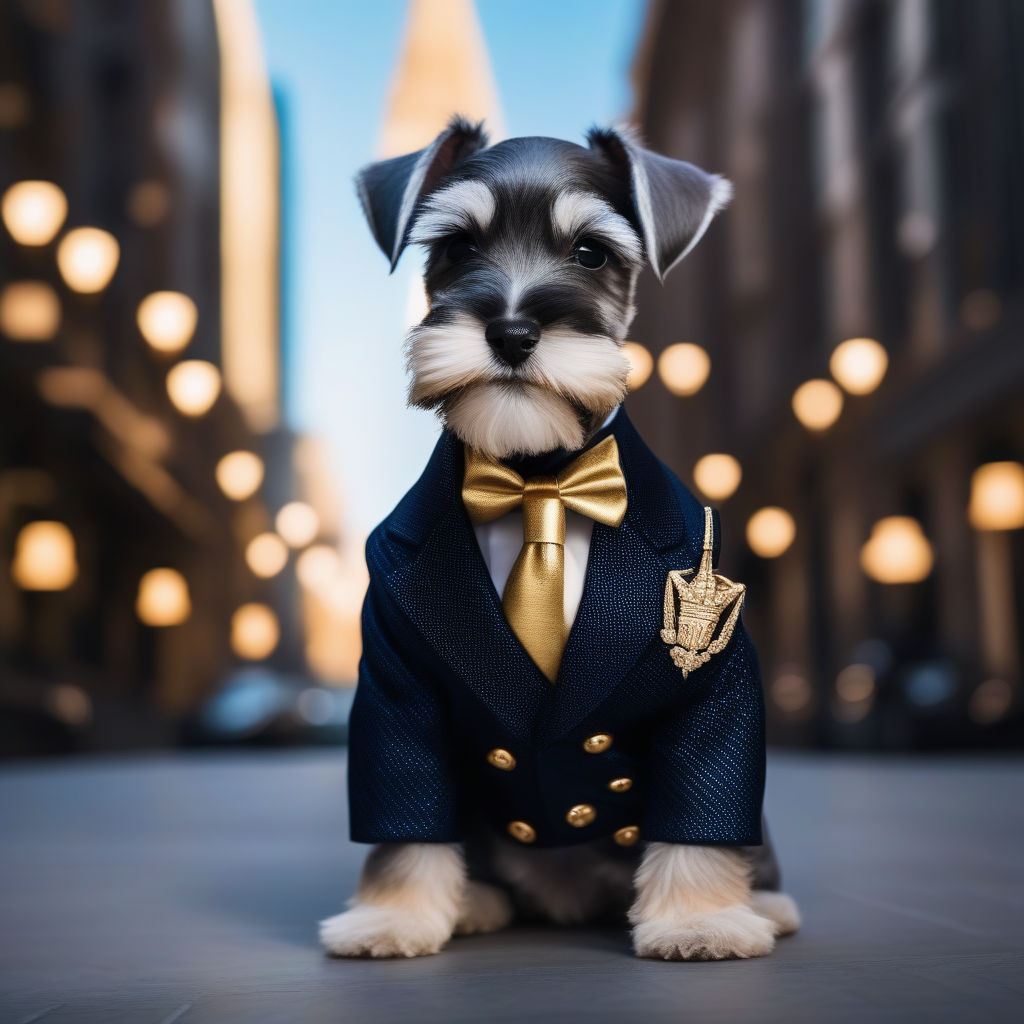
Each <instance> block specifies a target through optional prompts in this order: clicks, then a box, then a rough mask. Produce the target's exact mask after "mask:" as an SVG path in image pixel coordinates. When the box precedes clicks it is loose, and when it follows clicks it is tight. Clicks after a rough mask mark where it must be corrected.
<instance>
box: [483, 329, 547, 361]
mask: <svg viewBox="0 0 1024 1024" xmlns="http://www.w3.org/2000/svg"><path fill="white" fill-rule="evenodd" d="M484 337H485V338H486V339H487V344H488V345H490V346H491V348H493V349H494V352H495V354H496V355H497V356H498V357H499V358H500V359H503V360H504V361H505V362H506V363H508V365H509V366H518V365H519V364H520V363H522V362H524V361H525V360H526V358H527V357H528V356H529V354H530V353H531V352H532V351H533V350H534V349H535V348H536V347H537V342H538V341H540V324H538V323H537V322H536V321H535V320H526V319H524V318H521V317H515V318H513V317H503V318H502V319H501V320H492V321H491V322H490V323H489V324H488V325H487V329H486V330H485V331H484Z"/></svg>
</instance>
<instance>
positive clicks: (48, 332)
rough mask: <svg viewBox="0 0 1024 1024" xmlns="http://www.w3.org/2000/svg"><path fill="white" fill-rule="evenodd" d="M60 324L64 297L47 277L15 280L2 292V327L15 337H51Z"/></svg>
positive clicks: (47, 339) (0, 326)
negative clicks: (60, 295)
mask: <svg viewBox="0 0 1024 1024" xmlns="http://www.w3.org/2000/svg"><path fill="white" fill-rule="evenodd" d="M58 327H60V299H59V298H58V297H57V293H56V292H55V291H54V290H53V288H51V287H50V285H48V284H47V283H46V282H45V281H12V282H11V283H10V284H8V285H5V286H4V289H3V291H2V292H0V330H2V331H3V333H4V334H6V335H7V337H8V338H10V339H11V341H49V339H50V338H52V337H53V336H54V335H55V334H56V333H57V329H58Z"/></svg>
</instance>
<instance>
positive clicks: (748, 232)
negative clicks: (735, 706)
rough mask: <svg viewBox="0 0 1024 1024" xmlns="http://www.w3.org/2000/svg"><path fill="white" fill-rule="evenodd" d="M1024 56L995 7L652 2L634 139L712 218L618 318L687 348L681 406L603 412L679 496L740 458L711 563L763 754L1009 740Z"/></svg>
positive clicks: (652, 392)
mask: <svg viewBox="0 0 1024 1024" xmlns="http://www.w3.org/2000/svg"><path fill="white" fill-rule="evenodd" d="M1022 42H1024V11H1022V9H1021V7H1020V5H1019V4H1016V3H1014V2H1012V0H1009V2H1007V0H993V2H991V3H987V4H983V5H979V4H970V3H966V2H962V0H956V2H951V3H941V4H939V3H928V2H926V0H867V2H852V0H850V2H847V0H807V2H805V3H801V4H794V3H788V2H785V0H727V2H722V3H717V4H713V5H711V4H703V3H699V2H696V0H680V2H673V3H667V2H660V3H655V4H653V5H652V6H651V7H650V9H649V18H648V23H647V26H646V31H645V36H644V40H643V43H642V46H641V48H640V52H639V54H638V56H637V60H636V63H635V65H634V77H635V80H636V86H637V94H638V100H637V107H636V119H637V121H638V122H639V124H640V125H641V128H642V130H643V132H644V133H645V135H646V137H647V140H648V142H649V143H650V145H651V146H652V147H653V148H655V149H657V150H659V151H661V152H665V153H668V154H670V155H672V156H676V157H679V158H682V159H686V160H690V161H693V162H695V163H698V164H700V165H702V166H704V167H706V168H708V169H709V170H713V171H720V172H722V173H724V174H726V175H727V176H728V177H730V178H731V179H732V180H733V181H734V183H735V186H736V198H735V201H734V203H733V204H732V207H731V208H730V210H728V211H727V212H726V213H725V214H724V215H723V217H722V219H721V221H720V222H719V223H717V224H716V225H714V226H713V227H712V229H711V231H710V232H709V233H708V237H707V238H706V239H705V240H704V242H702V244H701V246H700V247H698V249H697V250H696V252H695V253H694V254H693V255H692V256H691V257H689V258H688V260H687V263H686V264H685V265H684V266H683V267H682V268H681V269H680V270H679V271H677V274H676V279H670V281H669V283H668V284H667V286H666V287H665V288H664V289H660V288H658V287H656V286H655V285H653V283H652V282H651V281H650V280H647V281H645V282H643V284H642V286H641V290H640V297H639V302H638V305H639V308H640V311H641V315H640V318H639V319H638V321H637V324H636V338H637V339H638V340H640V341H643V342H644V343H646V344H647V345H649V346H650V347H651V348H652V349H653V350H654V354H655V355H656V356H657V355H658V354H659V353H660V352H661V351H662V350H663V349H665V347H666V346H668V345H670V344H672V343H676V342H696V343H698V344H699V345H701V346H703V347H704V348H705V349H706V350H707V352H708V353H709V354H710V358H711V367H712V369H711V374H710V377H709V378H708V380H707V384H706V385H704V386H703V388H702V389H700V390H699V392H698V393H697V394H695V395H694V396H693V397H691V398H686V399H682V398H679V397H677V396H676V395H674V394H671V393H670V392H669V391H668V389H667V388H666V387H664V386H663V384H662V383H661V382H659V380H658V378H657V376H654V377H652V379H651V382H650V383H649V384H647V385H646V386H645V387H644V388H643V390H642V391H640V392H638V394H637V395H635V396H634V397H633V398H631V399H630V408H631V410H632V413H633V415H635V417H636V419H637V420H638V421H639V422H640V423H641V425H642V426H643V427H644V429H645V431H646V433H647V435H648V437H650V438H651V440H652V441H654V442H655V443H656V446H657V447H658V449H659V451H660V453H661V454H662V455H663V457H665V458H667V460H668V461H669V462H671V463H672V464H673V465H674V467H675V468H676V469H677V470H678V471H679V472H680V473H681V474H682V475H683V476H684V478H687V477H689V478H692V476H691V474H692V472H693V468H694V465H695V463H696V462H697V460H698V458H699V457H700V456H702V455H704V454H706V453H709V452H721V453H728V454H730V455H732V456H733V457H735V458H736V459H737V460H738V463H739V465H740V467H741V470H742V480H741V481H740V483H739V486H738V489H736V491H735V494H731V492H728V491H727V492H726V493H725V494H724V496H722V497H720V498H719V500H720V502H721V504H722V517H723V524H724V535H725V544H726V548H725V551H724V553H723V564H725V565H726V566H727V571H729V572H730V574H735V576H736V577H738V578H740V579H743V580H745V581H746V582H748V584H749V599H748V619H749V622H750V624H751V628H752V631H753V632H754V634H755V637H756V639H757V640H758V642H759V645H760V647H761V651H762V657H763V660H764V662H765V669H766V680H767V683H768V692H769V710H770V714H771V721H772V728H773V731H774V735H775V737H776V738H777V739H782V740H787V741H790V742H802V743H808V742H809V743H824V744H835V745H843V746H846V745H850V746H885V747H897V748H898V747H907V746H916V745H948V744H961V743H1000V742H1016V741H1017V740H1019V738H1020V735H1021V733H1020V723H1021V717H1020V715H1021V698H1020V665H1021V637H1022V636H1024V538H1022V531H1021V529H1020V527H1021V526H1024V511H1022V509H1024V482H1022V481H1024V468H1022V467H1021V462H1022V459H1024V417H1022V416H1021V415H1020V412H1021V408H1022V407H1024V347H1022V346H1021V345H1020V341H1019V339H1020V335H1021V331H1022V329H1024V320H1022V317H1024V293H1022V290H1021V289H1022V282H1024V274H1022V273H1021V271H1022V267H1024V245H1022V239H1024V207H1022V206H1021V204H1020V202H1019V200H1018V196H1017V192H1018V188H1017V182H1018V181H1019V180H1020V176H1021V172H1022V171H1024V134H1022V125H1024V105H1022V99H1021V97H1022V96H1024V72H1022V69H1021V64H1020V62H1019V60H1017V58H1016V53H1017V51H1018V50H1019V48H1020V46H1021V44H1022ZM851 339H869V340H868V341H867V342H864V341H863V340H857V341H854V342H851V344H850V345H848V346H844V349H843V350H842V351H841V352H836V349H837V346H838V345H839V344H840V343H841V342H843V341H848V340H851ZM873 342H880V344H881V348H880V347H879V346H878V345H877V344H872V343H873ZM808 382H812V383H811V384H810V386H809V387H802V385H805V384H807V383H808ZM837 385H841V387H840V386H837ZM705 486H706V487H707V486H710V485H709V484H707V483H706V482H705ZM706 493H707V495H708V496H709V497H713V495H712V494H711V492H710V491H707V492H706ZM766 506H767V507H775V506H779V507H781V508H782V509H783V510H784V511H783V517H784V515H785V513H789V515H790V516H791V517H792V520H791V522H795V527H796V529H795V538H793V539H791V540H790V539H787V537H788V535H787V537H783V542H782V543H781V546H780V545H779V544H778V543H777V542H776V541H775V540H773V539H772V536H771V534H772V530H773V529H774V530H775V537H776V538H777V537H778V536H782V534H785V533H786V529H785V527H786V522H785V519H784V518H782V517H778V516H776V518H775V519H773V518H772V516H771V515H769V516H768V517H767V518H765V517H763V516H762V517H761V518H759V519H757V520H752V517H753V515H754V513H755V512H757V511H758V510H759V509H762V508H765V507H766ZM969 510H970V511H969ZM779 522H781V523H782V525H783V527H784V529H783V530H782V534H779V532H778V526H777V525H776V526H775V527H773V526H772V524H773V523H775V524H778V523H779ZM766 530H767V531H768V532H767V533H766V532H765V531H766ZM745 539H746V540H747V543H744V541H745ZM755 550H759V551H761V552H762V554H761V555H755V553H754V551H755Z"/></svg>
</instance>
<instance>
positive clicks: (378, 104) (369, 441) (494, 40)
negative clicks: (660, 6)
mask: <svg viewBox="0 0 1024 1024" xmlns="http://www.w3.org/2000/svg"><path fill="white" fill-rule="evenodd" d="M405 7H406V5H405V0H375V2H373V3H355V2H350V0H300V2H296V0H256V9H257V13H258V14H259V18H260V24H261V28H262V33H263V45H264V50H265V53H266V59H267V64H268V68H269V71H270V76H271V79H272V81H273V84H274V86H275V89H276V90H277V91H278V93H279V95H280V96H281V98H282V110H283V114H284V122H285V123H284V139H285V146H286V152H285V162H286V193H285V204H286V218H287V223H286V250H285V252H286V273H285V280H286V295H285V311H286V313H285V315H286V323H285V336H286V340H287V345H288V350H287V353H286V405H287V410H288V418H289V420H290V422H291V423H292V424H293V426H295V427H296V428H298V429H300V430H303V431H309V432H312V433H315V434H317V435H319V436H321V437H323V438H325V439H326V441H327V442H328V445H329V448H330V451H331V456H332V462H333V467H332V468H333V471H334V474H335V482H336V484H337V486H338V488H339V491H340V493H341V495H342V497H343V501H344V516H345V521H346V523H347V525H348V526H349V527H350V528H351V529H353V530H355V531H358V532H359V533H364V532H366V531H368V530H369V529H370V528H372V526H373V525H374V524H375V523H376V522H378V521H379V520H380V519H381V518H383V516H385V515H386V514H387V513H388V511H390V509H391V508H392V507H393V506H394V504H395V502H397V501H398V499H399V498H400V497H401V495H402V494H403V493H404V492H405V491H406V490H407V489H408V487H409V486H410V485H411V484H412V483H413V481H414V480H415V479H416V477H417V476H418V475H419V473H420V471H421V469H422V468H423V465H424V464H425V462H426V460H427V457H428V456H429V454H430V450H431V448H432V447H433V444H434V441H435V439H436V436H437V431H438V426H437V422H436V419H435V418H434V416H433V415H432V414H430V413H425V412H421V411H418V410H409V409H406V408H405V375H404V371H403V368H402V359H401V343H402V337H403V333H404V330H405V311H406V307H407V300H408V295H409V292H410V288H411V283H412V280H413V277H414V275H415V274H416V273H417V272H418V259H417V254H416V253H413V252H409V253H406V256H405V257H404V258H403V265H401V266H400V267H399V270H398V271H396V273H395V274H394V275H392V276H391V277H388V274H387V264H386V261H385V259H384V256H383V255H382V254H381V253H380V251H379V250H378V249H377V248H376V246H375V245H374V243H373V241H372V239H371V238H370V235H369V232H368V230H367V229H366V226H365V224H364V222H363V219H362V215H361V213H360V211H359V206H358V203H357V202H356V199H355V194H354V191H353V188H352V178H353V175H354V174H355V172H356V170H357V169H358V168H359V167H360V166H361V165H362V164H363V163H366V162H367V161H368V160H371V159H373V154H374V148H375V146H376V143H377V138H378V134H379V128H380V120H381V118H382V116H383V111H384V107H385V104H386V101H387V91H388V86H389V84H390V80H391V74H392V71H393V68H394V66H395V62H396V60H397V58H398V50H399V46H400V44H401V37H402V28H403V24H404V18H405ZM645 8H646V2H645V0H477V10H478V13H479V16H480V21H481V23H482V26H483V31H484V36H485V38H486V42H487V47H488V51H489V53H490V56H491V62H492V65H493V68H494V74H495V78H496V81H497V86H498V94H499V98H500V101H501V105H502V109H503V112H504V115H505V119H506V122H507V128H508V132H509V134H510V135H553V136H558V137H562V138H567V139H574V140H580V139H581V135H582V132H583V131H584V130H585V129H586V128H587V127H588V126H589V125H590V124H592V123H594V122H607V121H613V120H616V119H618V118H620V117H622V116H623V115H624V114H625V113H626V112H627V111H628V110H629V107H630V99H631V97H630V92H629V85H628V71H629V64H630V62H631V60H632V57H633V53H634V51H635V48H636V44H637V40H638V37H639V32H640V28H641V24H642V21H643V16H644V11H645Z"/></svg>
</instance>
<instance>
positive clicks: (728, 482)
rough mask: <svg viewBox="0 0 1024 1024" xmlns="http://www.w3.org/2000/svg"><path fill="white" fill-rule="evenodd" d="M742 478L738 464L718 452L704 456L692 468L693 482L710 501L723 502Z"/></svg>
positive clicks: (729, 456)
mask: <svg viewBox="0 0 1024 1024" xmlns="http://www.w3.org/2000/svg"><path fill="white" fill-rule="evenodd" d="M742 478H743V470H742V469H741V468H740V464H739V462H737V461H736V459H734V458H733V457H732V456H731V455H725V454H722V453H720V452H719V453H715V454H713V455H705V456H704V457H703V458H702V459H698V460H697V464H696V465H695V466H694V467H693V482H694V483H695V484H696V485H697V487H698V488H699V489H700V491H701V493H702V494H704V495H705V496H706V497H708V498H710V499H711V500H712V501H725V499H726V498H728V497H729V496H730V495H731V494H732V493H733V492H734V491H735V490H736V488H737V487H739V485H740V480H741V479H742Z"/></svg>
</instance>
